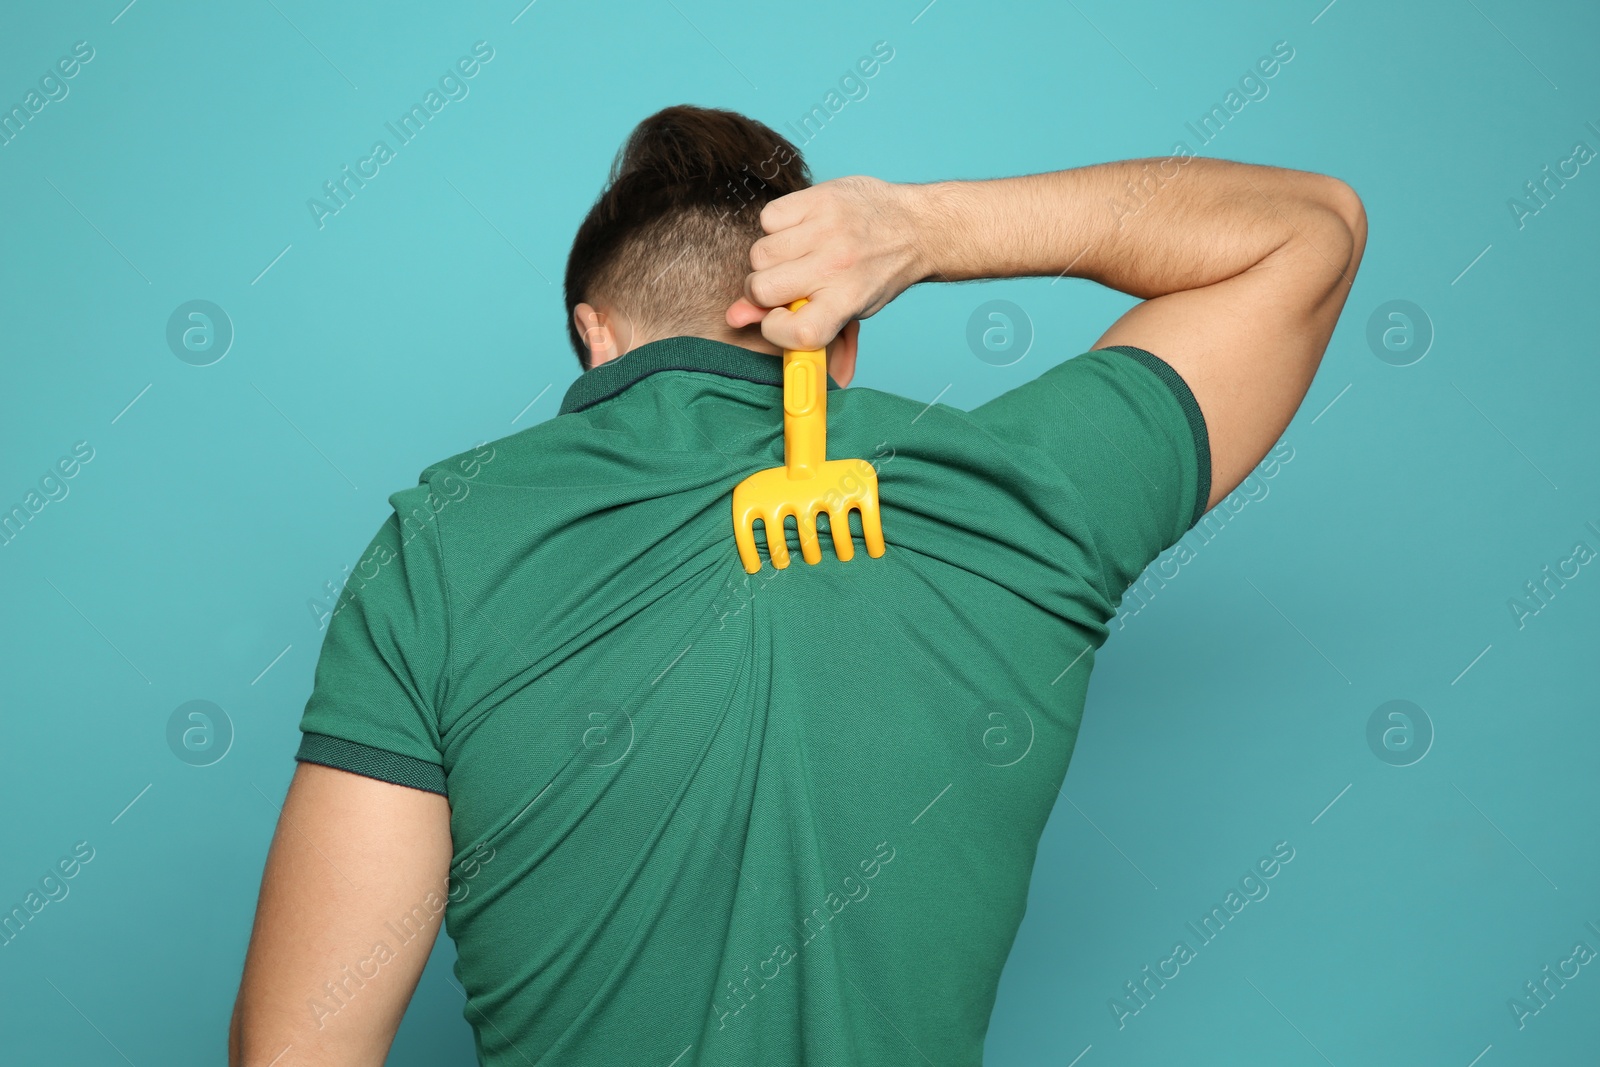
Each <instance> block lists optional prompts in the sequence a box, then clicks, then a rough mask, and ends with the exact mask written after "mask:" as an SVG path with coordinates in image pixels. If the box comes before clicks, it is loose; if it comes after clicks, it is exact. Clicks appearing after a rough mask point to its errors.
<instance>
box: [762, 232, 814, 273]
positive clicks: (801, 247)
mask: <svg viewBox="0 0 1600 1067" xmlns="http://www.w3.org/2000/svg"><path fill="white" fill-rule="evenodd" d="M816 229H817V226H816V224H815V223H800V224H798V225H795V226H790V227H788V228H786V229H782V230H779V231H778V232H776V233H769V234H767V235H766V236H765V237H762V238H760V239H759V240H757V241H756V242H755V243H754V244H752V245H751V246H750V269H751V270H768V269H770V268H772V267H776V266H777V265H778V264H780V263H788V262H790V261H791V260H796V259H799V258H800V257H802V256H804V255H805V254H806V253H808V252H811V251H813V250H814V249H815V248H816V246H817V236H818V235H817V233H816Z"/></svg>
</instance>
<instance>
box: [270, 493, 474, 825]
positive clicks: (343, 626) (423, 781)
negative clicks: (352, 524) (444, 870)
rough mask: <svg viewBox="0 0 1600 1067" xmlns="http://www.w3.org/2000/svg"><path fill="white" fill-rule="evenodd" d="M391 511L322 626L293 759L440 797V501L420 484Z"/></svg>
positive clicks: (443, 621) (444, 611) (444, 634)
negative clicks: (326, 622) (324, 626)
mask: <svg viewBox="0 0 1600 1067" xmlns="http://www.w3.org/2000/svg"><path fill="white" fill-rule="evenodd" d="M389 504H390V506H391V508H392V509H393V512H392V514H390V515H389V517H388V518H387V519H385V520H384V522H383V525H382V526H380V527H379V528H378V532H377V534H375V535H374V536H373V538H372V541H371V542H370V543H369V544H368V546H367V548H366V551H365V552H363V553H362V554H361V557H360V560H359V561H358V562H357V564H356V565H355V567H354V568H353V569H352V570H351V573H350V577H349V579H348V581H347V582H346V583H345V587H344V590H343V591H342V592H341V593H340V596H339V600H338V603H337V604H336V605H335V607H334V611H333V615H332V617H331V618H330V619H329V620H328V629H327V633H326V634H325V635H324V637H323V640H322V654H321V656H320V658H319V659H318V660H317V668H316V675H315V678H314V681H313V684H312V691H311V697H310V699H309V700H308V701H307V702H306V707H305V711H304V713H303V714H302V716H301V719H300V731H301V734H302V737H301V742H300V748H299V751H298V752H297V753H296V754H295V758H296V759H298V760H302V761H305V762H309V763H320V764H323V765H325V766H329V767H337V768H339V769H340V770H345V771H350V772H352V773H354V774H360V775H365V776H366V777H369V778H378V779H381V780H382V781H385V782H393V783H395V784H396V785H404V786H410V787H411V788H413V789H422V790H426V791H428V792H431V793H440V794H444V793H445V791H446V790H445V774H444V767H443V757H442V756H441V754H440V752H441V747H440V742H439V722H440V718H439V708H440V704H441V701H442V698H443V696H444V691H445V684H446V681H447V675H448V663H449V654H450V647H449V625H448V617H449V600H448V590H447V585H446V580H445V573H444V561H443V553H442V548H441V538H440V532H439V528H438V527H439V511H440V510H441V509H442V506H443V498H441V497H440V496H439V495H438V494H436V493H434V492H433V490H432V489H431V488H430V487H429V486H428V484H427V483H426V482H423V483H422V484H420V485H418V486H416V487H415V488H412V489H406V490H402V491H401V492H398V493H395V494H393V495H392V496H390V497H389Z"/></svg>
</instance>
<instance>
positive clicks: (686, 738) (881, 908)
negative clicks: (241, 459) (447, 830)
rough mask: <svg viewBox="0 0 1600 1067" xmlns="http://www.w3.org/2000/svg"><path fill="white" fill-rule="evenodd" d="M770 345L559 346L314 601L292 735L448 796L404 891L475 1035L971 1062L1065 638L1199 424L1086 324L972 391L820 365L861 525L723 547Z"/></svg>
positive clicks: (993, 978) (1183, 403) (1177, 516)
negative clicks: (320, 633) (842, 558)
mask: <svg viewBox="0 0 1600 1067" xmlns="http://www.w3.org/2000/svg"><path fill="white" fill-rule="evenodd" d="M779 367H780V363H779V360H778V359H776V358H774V357H772V356H767V355H763V354H760V353H757V352H752V351H749V350H747V349H743V348H738V347H735V346H732V345H727V344H722V343H720V342H716V341H709V340H703V339H699V338H691V337H675V338H670V339H667V340H663V341H657V342H654V343H651V344H648V345H645V346H643V347H641V348H639V349H638V350H636V351H634V352H632V353H630V354H629V355H627V356H625V357H623V358H622V359H620V360H618V361H616V362H613V363H610V364H607V365H604V366H602V367H599V368H597V369H595V370H592V371H589V372H588V373H586V374H584V375H583V376H582V377H581V378H579V379H578V380H577V382H576V383H574V384H573V386H572V387H571V389H570V390H569V391H568V393H567V395H566V398H565V400H564V401H563V403H562V405H561V413H560V415H559V416H557V417H556V418H553V419H550V420H549V421H547V422H545V423H543V424H541V425H538V426H533V427H530V428H529V429H526V430H523V431H522V432H520V433H517V434H514V435H512V436H510V437H505V438H502V439H500V440H497V441H494V442H492V443H490V444H486V445H484V446H481V447H479V448H477V449H475V450H473V451H470V452H466V453H462V454H461V455H459V456H454V457H451V458H450V459H447V460H445V461H443V462H441V463H438V464H436V465H434V466H431V467H429V468H428V469H427V470H426V471H424V472H423V474H422V476H421V479H420V482H419V484H418V485H417V486H416V487H415V488H412V489H407V490H403V491H401V492H397V493H395V494H394V495H393V496H391V497H390V498H389V501H390V504H391V505H392V506H393V509H394V514H393V515H392V516H390V517H389V519H388V520H387V521H386V522H385V523H384V524H383V525H382V526H381V527H380V528H379V530H378V532H377V535H376V536H375V537H374V538H373V540H372V543H371V545H370V546H369V547H368V549H367V551H366V552H365V553H363V555H362V556H361V558H360V559H359V561H358V562H357V565H356V567H355V568H354V570H353V572H352V577H351V579H350V582H349V584H348V585H347V587H346V589H345V591H344V592H343V594H342V595H341V597H340V600H339V604H338V607H337V613H336V614H335V615H334V616H333V618H332V619H331V620H330V621H329V624H328V630H327V634H326V637H325V639H324V643H323V648H322V654H321V659H320V661H319V663H318V665H317V670H316V679H315V687H314V691H313V692H312V694H311V697H310V700H309V702H308V703H307V705H306V708H305V713H304V717H303V719H302V721H301V730H302V731H303V732H304V736H303V743H302V745H301V748H300V751H299V754H298V758H300V759H302V760H308V761H311V762H314V763H321V764H326V765H329V766H333V767H338V768H342V769H344V770H347V771H351V772H354V773H356V774H361V775H366V776H370V777H373V778H380V779H383V780H385V781H389V782H395V783H399V784H401V785H405V786H410V787H412V788H416V789H424V790H430V791H433V792H436V793H442V794H445V795H446V796H448V798H449V801H450V819H451V832H452V835H453V839H454V843H455V858H456V865H455V867H454V868H453V872H452V878H451V881H450V885H449V893H448V897H449V899H448V902H446V901H443V900H439V899H437V898H436V899H435V900H434V901H433V902H431V903H430V904H428V905H427V907H428V908H430V909H432V910H433V911H434V912H435V913H437V910H438V909H439V908H443V909H444V911H445V919H446V930H447V931H448V932H449V934H450V936H451V937H452V938H454V940H455V943H456V947H457V950H458V955H459V962H458V963H457V965H456V971H455V973H456V976H457V978H458V979H459V980H460V983H461V986H462V987H463V989H465V991H466V994H467V1001H466V1006H465V1009H464V1011H465V1015H466V1018H467V1020H468V1021H469V1022H470V1023H471V1025H472V1027H473V1030H474V1032H475V1034H476V1042H477V1050H478V1056H479V1060H480V1062H481V1063H483V1064H489V1065H493V1067H532V1065H538V1067H554V1065H575V1067H576V1065H583V1067H593V1065H600V1064H639V1065H655V1067H669V1065H671V1067H693V1065H723V1064H726V1065H730V1067H732V1065H737V1067H750V1065H752V1064H771V1065H784V1064H794V1065H799V1064H808V1065H838V1067H846V1065H872V1067H896V1065H902V1064H903V1065H906V1067H927V1065H929V1064H934V1065H938V1067H947V1065H948V1067H976V1065H977V1064H979V1063H980V1062H981V1059H982V1052H983V1041H984V1032H985V1029H986V1028H987V1026H988V1022H989V1014H990V1009H991V1007H992V1006H993V1003H994V998H995V992H996V988H997V985H998V983H999V979H1000V972H1001V968H1002V966H1003V965H1004V963H1005V960H1006V955H1007V953H1008V952H1009V950H1010V948H1011V944H1012V941H1013V939H1014V937H1015V935H1016V931H1017V927H1018V924H1019V923H1020V922H1021V920H1022V915H1023V909H1024V905H1025V902H1026V899H1027V892H1028V882H1029V876H1030V874H1031V871H1032V868H1033V862H1034V855H1035V850H1036V848H1037V846H1038V842H1039V837H1040V834H1041V832H1042V831H1043V828H1044V825H1045V820H1046V818H1047V817H1048V816H1049V814H1050V810H1051V806H1052V805H1053V804H1054V803H1055V800H1056V797H1057V796H1058V789H1059V787H1060V785H1061V781H1062V778H1063V777H1064V776H1065V774H1066V771H1067V763H1068V760H1069V758H1070V757H1071V755H1072V749H1073V745H1074V742H1075V741H1076V738H1077V733H1078V724H1079V719H1080V716H1081V715H1082V712H1083V702H1084V692H1085V689H1086V687H1087V684H1088V681H1089V673H1090V669H1091V668H1092V667H1093V665H1094V657H1095V650H1096V649H1097V648H1099V647H1100V645H1101V644H1102V642H1103V641H1104V640H1105V638H1106V635H1107V623H1108V621H1109V620H1110V619H1111V618H1113V617H1114V616H1115V614H1116V611H1117V605H1118V601H1119V600H1120V599H1121V596H1122V592H1123V591H1124V590H1125V589H1126V588H1127V586H1128V585H1129V584H1130V583H1131V582H1132V581H1133V580H1134V579H1135V578H1136V577H1137V576H1138V574H1139V573H1140V571H1142V570H1143V569H1144V567H1145V566H1146V565H1147V564H1149V563H1150V562H1151V561H1152V560H1154V559H1155V558H1156V556H1157V555H1158V554H1160V553H1161V552H1162V550H1164V549H1165V548H1167V547H1169V546H1170V545H1172V544H1174V543H1175V542H1176V541H1177V540H1178V538H1179V537H1180V536H1181V535H1182V534H1183V533H1184V532H1185V531H1186V530H1187V529H1188V528H1189V527H1190V526H1191V525H1193V524H1194V522H1195V521H1196V520H1197V519H1198V518H1199V516H1200V514H1201V512H1202V511H1203V510H1204V507H1205V501H1206V497H1207V495H1208V487H1209V481H1210V458H1209V450H1208V444H1207V438H1206V429H1205V424H1204V422H1203V420H1202V418H1201V415H1200V411H1199V408H1198V407H1197V406H1196V404H1195V401H1194V398H1193V396H1192V395H1191V394H1190V392H1189V390H1188V388H1187V387H1186V386H1185V385H1184V383H1183V381H1182V379H1181V378H1180V377H1179V376H1178V375H1177V374H1176V373H1175V372H1174V371H1173V370H1172V369H1171V368H1170V367H1169V366H1168V365H1167V364H1166V363H1164V362H1162V361H1161V360H1160V359H1158V358H1157V357H1156V356H1153V355H1151V354H1150V353H1147V352H1143V351H1140V350H1138V349H1133V348H1126V347H1124V348H1117V349H1105V350H1097V351H1092V352H1088V353H1085V354H1082V355H1079V356H1076V357H1075V358H1072V359H1068V360H1066V361H1064V362H1062V363H1060V364H1059V365H1057V366H1055V367H1053V368H1051V369H1050V370H1048V371H1046V372H1045V373H1043V374H1042V375H1040V376H1039V377H1038V378H1037V379H1036V380H1034V381H1032V382H1029V383H1028V384H1025V385H1022V386H1020V387H1018V388H1016V389H1013V390H1012V391H1010V392H1008V393H1005V394H1004V395H1002V396H1000V397H998V398H996V399H994V400H992V401H990V402H989V403H986V404H984V405H982V406H981V407H978V408H976V409H975V410H973V411H961V410H959V409H957V408H953V407H949V406H946V405H943V404H937V403H936V404H933V405H926V404H924V403H922V402H921V401H917V400H911V399H908V398H906V397H901V396H895V395H892V394H889V393H884V392H880V391H877V390H874V389H867V388H853V389H840V388H838V387H837V384H836V383H833V382H831V381H830V383H829V388H830V390H832V391H831V392H830V393H829V397H828V407H829V410H828V428H829V436H828V454H829V456H830V457H834V458H838V457H862V458H867V459H870V460H871V461H872V462H873V463H874V464H875V465H876V466H877V468H878V472H879V483H880V496H881V499H882V514H883V530H884V537H885V539H886V541H887V543H888V549H887V552H886V553H885V554H884V555H883V556H882V557H881V558H878V559H873V558H871V557H869V556H868V555H867V554H866V550H865V544H864V542H862V541H861V539H860V536H859V531H860V526H859V517H858V516H855V515H854V514H852V520H853V526H854V528H855V531H856V534H857V548H856V555H855V558H854V560H852V561H851V562H849V563H841V562H839V561H838V560H837V559H836V558H834V556H833V555H832V552H831V549H829V548H828V547H827V545H828V541H827V539H826V538H824V540H823V544H824V554H823V560H822V562H821V563H820V564H818V565H816V566H807V565H806V564H804V563H803V562H802V561H801V559H800V556H799V542H798V540H797V539H796V537H795V536H794V533H793V530H792V525H791V528H790V531H789V545H790V551H791V553H793V558H794V562H793V563H792V564H791V565H790V566H789V567H788V568H787V569H786V570H783V571H775V570H774V569H773V568H772V567H771V565H770V564H764V565H763V568H762V570H761V573H759V574H757V575H747V574H746V573H745V572H744V570H743V568H742V567H741V566H740V563H739V557H738V554H737V552H736V550H735V547H734V539H733V528H732V515H731V494H732V491H733V487H734V485H735V484H736V483H738V482H739V481H740V480H741V479H742V478H744V477H745V476H746V475H748V474H750V473H752V472H754V471H756V470H759V469H761V468H764V467H772V466H778V465H780V464H781V463H782V462H783V434H782V414H781V386H780V378H779ZM790 521H791V524H792V522H793V520H790ZM825 521H826V520H825V519H824V522H825ZM762 543H763V545H764V542H762ZM763 560H765V555H764V549H763ZM392 926H393V930H394V932H395V935H396V936H395V939H394V940H395V942H396V943H395V944H389V945H385V948H386V949H387V950H389V951H398V948H399V944H400V943H401V942H402V940H403V938H402V937H401V935H402V934H404V933H405V932H406V929H407V928H406V926H405V924H403V923H396V924H392ZM375 951H376V946H375ZM308 1010H311V1009H310V1008H309V1007H308Z"/></svg>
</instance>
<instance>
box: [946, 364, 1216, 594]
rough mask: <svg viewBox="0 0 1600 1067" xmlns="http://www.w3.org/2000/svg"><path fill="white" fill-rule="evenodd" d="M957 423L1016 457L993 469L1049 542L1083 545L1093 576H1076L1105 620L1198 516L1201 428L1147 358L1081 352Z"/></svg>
mask: <svg viewBox="0 0 1600 1067" xmlns="http://www.w3.org/2000/svg"><path fill="white" fill-rule="evenodd" d="M969 417H970V419H971V421H972V423H973V424H974V426H976V427H977V428H979V429H981V430H983V431H984V432H985V433H986V434H987V435H988V436H990V437H991V438H993V439H994V440H996V441H998V442H999V443H1000V444H1001V445H1002V446H1004V447H1006V448H1008V449H1009V450H1012V453H1013V457H1014V459H1015V460H1016V462H1014V463H1007V464H995V465H993V469H994V470H995V471H997V472H1012V473H1011V474H1009V475H1007V477H1009V478H1010V479H1011V483H1010V484H1008V485H1007V486H1006V488H1007V489H1008V491H1010V492H1012V493H1013V494H1014V495H1016V496H1017V497H1019V498H1021V499H1023V500H1025V501H1026V502H1027V503H1028V504H1029V506H1030V508H1031V509H1032V510H1033V511H1034V512H1036V513H1037V514H1039V515H1040V516H1041V517H1042V518H1044V519H1045V521H1046V522H1047V523H1048V524H1049V526H1050V528H1052V529H1053V530H1054V531H1055V533H1056V534H1057V535H1060V536H1064V537H1066V538H1068V539H1072V540H1078V541H1080V542H1082V543H1085V544H1088V545H1092V548H1093V553H1092V557H1093V561H1094V563H1093V566H1094V567H1095V570H1096V571H1097V573H1096V574H1094V575H1092V576H1090V575H1086V576H1085V577H1090V578H1091V579H1092V580H1093V581H1094V582H1095V584H1096V585H1097V586H1098V587H1099V588H1100V591H1101V594H1102V595H1103V597H1104V603H1103V605H1102V610H1103V611H1105V612H1107V613H1108V614H1109V613H1110V612H1111V611H1113V610H1114V609H1115V606H1116V603H1117V601H1118V599H1119V598H1120V596H1121V594H1122V592H1123V590H1124V589H1126V588H1127V586H1128V584H1129V583H1130V582H1132V581H1133V580H1134V578H1136V577H1137V576H1138V575H1139V572H1140V571H1142V570H1144V568H1145V567H1146V566H1147V565H1148V564H1149V563H1150V561H1151V560H1153V559H1155V558H1156V556H1157V555H1159V554H1160V553H1161V552H1162V550H1164V549H1166V548H1167V547H1168V546H1170V545H1171V544H1173V543H1174V542H1175V541H1177V540H1178V538H1180V537H1181V536H1183V533H1184V531H1185V530H1187V529H1189V527H1191V526H1192V525H1194V523H1195V522H1196V521H1197V520H1198V519H1199V518H1200V514H1201V511H1202V510H1203V508H1204V504H1205V501H1206V498H1207V495H1208V493H1207V482H1208V480H1209V477H1210V470H1211V462H1210V459H1209V457H1208V443H1207V434H1206V426H1205V421H1204V419H1203V418H1202V417H1201V415H1200V409H1199V407H1198V405H1197V404H1196V403H1195V400H1194V397H1193V395H1192V394H1191V393H1190V391H1189V388H1188V386H1186V385H1185V384H1184V381H1183V379H1182V378H1181V377H1179V376H1178V374H1177V372H1175V371H1174V370H1173V369H1172V368H1171V367H1169V366H1167V365H1166V364H1165V363H1164V362H1163V361H1162V360H1161V359H1160V358H1159V357H1157V356H1155V355H1153V354H1152V353H1150V352H1147V351H1144V350H1142V349H1138V348H1134V347H1131V346H1126V347H1118V348H1108V349H1098V350H1096V351H1092V352H1086V353H1084V354H1082V355H1079V356H1075V357H1073V358H1072V359H1069V360H1067V361H1066V362H1064V363H1060V364H1057V365H1056V366H1054V367H1052V368H1050V369H1049V370H1047V371H1045V372H1044V373H1043V374H1041V375H1039V377H1037V378H1035V379H1034V380H1033V381H1031V382H1027V383H1025V384H1023V385H1020V386H1018V387H1017V388H1015V389H1012V390H1010V391H1009V392H1007V393H1004V394H1002V395H1000V396H998V397H996V398H994V399H993V400H991V401H989V402H988V403H986V404H983V405H981V406H980V407H977V408H975V409H974V410H973V411H972V412H971V413H970V416H969ZM1023 470H1025V471H1027V472H1029V476H1028V477H1026V478H1024V477H1022V476H1021V475H1020V474H1019V473H1017V472H1019V471H1023ZM1041 558H1043V559H1053V558H1054V554H1053V553H1046V554H1045V555H1043V556H1042V557H1041Z"/></svg>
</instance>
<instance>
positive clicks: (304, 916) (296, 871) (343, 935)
mask: <svg viewBox="0 0 1600 1067" xmlns="http://www.w3.org/2000/svg"><path fill="white" fill-rule="evenodd" d="M450 858H451V845H450V808H449V804H448V802H447V801H446V800H445V798H444V797H442V796H439V795H438V794H435V793H429V792H425V791H422V790H418V789H410V788H407V787H405V786H400V785H391V784H389V783H387V782H381V781H378V780H375V779H372V778H366V777H362V776H360V775H355V774H349V773H347V772H345V771H339V770H334V769H332V768H329V767H322V766H318V765H316V764H313V763H301V764H300V765H299V766H298V767H297V768H296V770H295V776H294V780H293V782H292V783H291V784H290V786H289V793H288V796H287V797H286V798H285V800H284V803H283V812H282V815H281V817H280V818H279V820H278V827H277V831H276V833H275V834H274V836H273V841H272V850H271V852H270V853H269V854H268V856H267V865H266V872H265V874H264V875H263V877H262V881H261V898H260V901H259V903H258V905H257V909H256V922H255V928H254V930H253V931H252V932H251V935H250V949H249V953H248V955H247V956H246V959H245V967H244V977H243V980H242V981H241V983H240V986H239V998H238V1001H237V1003H236V1004H235V1007H234V1015H233V1023H232V1028H231V1031H230V1035H229V1038H230V1039H229V1063H230V1064H231V1065H232V1067H266V1065H267V1064H273V1065H274V1067H294V1065H297V1064H326V1063H338V1064H350V1065H358V1064H373V1065H378V1064H382V1063H383V1061H384V1057H385V1056H386V1055H387V1053H388V1050H389V1045H390V1043H391V1042H392V1041H393V1040H394V1034H395V1030H396V1028H398V1026H399V1025H400V1019H401V1017H402V1016H403V1015H404V1014H405V1009H406V1004H407V1003H408V1002H409V1001H410V999H411V994H412V992H413V991H414V990H415V988H416V984H417V979H418V977H419V976H420V975H421V974H422V968H423V965H424V964H425V963H426V962H427V959H428V954H429V951H430V950H431V948H432V946H433V942H434V938H435V937H436V935H437V934H438V931H439V926H440V921H441V919H442V917H443V914H444V907H445V900H446V894H447V892H448V890H447V879H448V877H449V868H450ZM396 929H399V930H400V931H401V932H402V933H404V934H409V935H411V939H410V940H407V941H402V940H401V939H400V936H399V935H397V934H396V933H395V930H396ZM286 1050H287V1055H285V1054H284V1053H285V1051H286ZM280 1056H281V1057H282V1058H281V1059H279V1058H278V1057H280Z"/></svg>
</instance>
